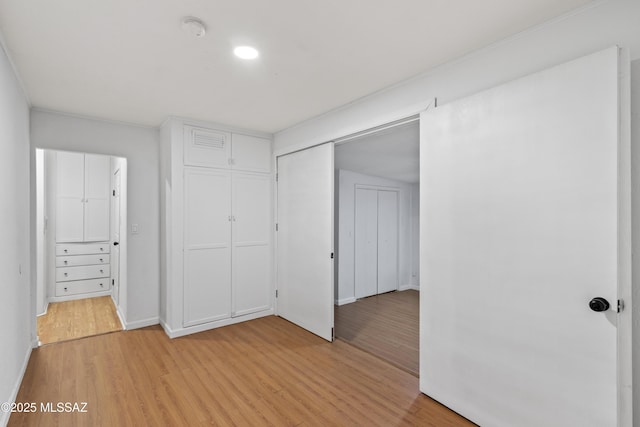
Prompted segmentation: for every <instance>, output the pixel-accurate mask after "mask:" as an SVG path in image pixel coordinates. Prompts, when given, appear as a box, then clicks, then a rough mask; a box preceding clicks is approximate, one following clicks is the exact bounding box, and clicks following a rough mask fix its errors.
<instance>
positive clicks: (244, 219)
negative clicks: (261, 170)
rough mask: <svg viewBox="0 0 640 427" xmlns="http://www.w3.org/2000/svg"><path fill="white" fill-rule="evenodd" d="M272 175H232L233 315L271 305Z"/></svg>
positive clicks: (247, 312) (264, 308)
mask: <svg viewBox="0 0 640 427" xmlns="http://www.w3.org/2000/svg"><path fill="white" fill-rule="evenodd" d="M271 184H272V182H271V175H264V174H252V173H238V172H233V175H232V197H231V199H232V201H233V202H232V204H233V209H232V211H233V214H232V224H233V227H232V233H231V234H232V241H233V243H232V245H233V253H232V256H231V258H232V264H233V269H232V280H233V286H232V293H233V295H232V301H233V309H232V313H231V315H232V316H242V315H245V314H249V313H254V312H256V311H261V310H266V309H268V308H269V307H270V306H271V301H272V300H273V294H272V290H273V288H272V286H271V283H272V275H271V271H272V262H273V258H272V256H271V233H272V230H273V229H272V226H273V225H272V224H273V223H272V222H271V215H270V213H271Z"/></svg>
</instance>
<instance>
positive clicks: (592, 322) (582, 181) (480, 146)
mask: <svg viewBox="0 0 640 427" xmlns="http://www.w3.org/2000/svg"><path fill="white" fill-rule="evenodd" d="M618 112H619V94H618V50H617V49H616V48H611V49H609V50H606V51H603V52H599V53H597V54H593V55H590V56H587V57H584V58H581V59H578V60H575V61H572V62H569V63H566V64H563V65H560V66H557V67H554V68H551V69H549V70H546V71H543V72H539V73H536V74H533V75H531V76H528V77H525V78H522V79H519V80H516V81H513V82H511V83H507V84H504V85H502V86H499V87H496V88H493V89H490V90H488V91H485V92H482V93H479V94H477V95H474V96H471V97H469V98H465V99H462V100H459V101H456V102H452V103H451V104H447V105H443V106H440V107H438V108H436V109H433V110H430V111H427V112H425V113H423V114H422V116H421V119H420V121H421V165H420V173H421V206H420V215H421V225H420V228H421V239H420V243H421V264H420V269H421V272H420V275H421V277H422V278H424V279H423V281H422V283H421V288H422V289H421V291H422V292H421V295H420V296H421V307H420V317H421V345H420V362H421V363H420V389H421V390H422V391H423V392H424V393H426V394H428V395H429V396H431V397H433V398H434V399H436V400H438V401H440V402H442V403H443V404H445V405H446V406H448V407H450V408H452V409H453V410H455V411H456V412H459V413H460V414H462V415H463V416H465V417H468V418H469V419H471V420H472V421H474V422H476V423H478V424H480V425H482V426H486V427H489V426H519V427H524V426H563V427H566V426H616V425H617V408H616V403H617V383H616V367H617V361H616V351H617V350H616V349H617V346H616V338H617V331H616V322H617V321H618V319H619V316H618V315H617V313H616V307H617V300H618V296H617V295H618V292H617V287H618V283H619V280H620V281H621V282H620V283H623V282H624V281H625V280H627V278H628V277H629V274H628V273H629V272H628V270H627V267H628V260H629V257H630V253H629V250H628V247H627V246H625V245H624V244H621V243H620V242H622V241H623V240H620V241H619V235H618V230H619V229H621V230H625V229H628V228H627V224H626V222H627V220H628V218H629V212H628V204H627V203H628V200H629V189H628V188H624V186H619V182H622V183H624V182H625V181H626V178H625V177H624V174H625V170H626V168H625V167H622V168H620V166H619V165H620V164H623V163H624V162H625V161H627V160H625V159H628V146H626V145H625V143H622V144H619V133H618ZM619 162H620V163H619ZM627 172H628V171H627ZM619 177H621V178H619ZM619 179H620V181H619ZM625 206H626V208H625ZM596 297H600V298H603V299H606V300H607V301H608V303H609V304H610V306H609V308H608V309H607V310H605V311H602V312H596V311H594V310H593V309H592V308H590V301H591V300H592V299H593V298H596ZM593 304H594V307H593V308H595V309H598V307H597V306H596V305H597V303H596V302H594V303H593ZM601 308H604V306H602V307H601Z"/></svg>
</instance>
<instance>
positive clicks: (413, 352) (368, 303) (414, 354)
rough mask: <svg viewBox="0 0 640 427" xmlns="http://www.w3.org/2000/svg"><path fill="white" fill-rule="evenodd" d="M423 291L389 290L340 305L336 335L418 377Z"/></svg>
mask: <svg viewBox="0 0 640 427" xmlns="http://www.w3.org/2000/svg"><path fill="white" fill-rule="evenodd" d="M419 306H420V293H419V292H417V291H414V290H407V291H402V292H389V293H386V294H380V295H374V296H371V297H368V298H363V299H360V300H358V301H356V302H354V303H351V304H346V305H341V306H336V308H335V331H336V337H337V338H339V339H342V340H345V341H347V342H349V343H350V344H352V345H354V346H356V347H358V348H360V349H362V350H365V351H367V352H369V353H371V354H374V355H376V356H378V357H381V358H383V359H385V360H387V361H388V362H390V363H392V364H393V365H395V366H397V367H399V368H401V369H404V370H406V371H407V372H410V373H412V374H413V375H415V376H418V373H419V356H420V353H419V346H420V342H419V330H420V329H419V318H420V317H419V316H420V314H419V308H420V307H419Z"/></svg>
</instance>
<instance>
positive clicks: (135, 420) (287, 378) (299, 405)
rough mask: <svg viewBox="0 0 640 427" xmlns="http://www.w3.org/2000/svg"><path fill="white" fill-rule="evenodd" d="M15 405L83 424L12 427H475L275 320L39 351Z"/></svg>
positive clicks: (33, 417)
mask: <svg viewBox="0 0 640 427" xmlns="http://www.w3.org/2000/svg"><path fill="white" fill-rule="evenodd" d="M17 402H36V403H37V404H38V405H40V403H41V402H72V403H73V402H87V406H86V410H87V412H86V413H43V412H37V413H29V414H26V413H14V414H12V415H11V418H10V420H9V425H10V426H34V425H43V426H44V425H46V426H74V425H77V426H203V425H220V426H229V425H236V426H265V425H272V426H404V425H406V426H433V427H436V426H437V427H452V426H469V425H473V424H471V423H470V422H469V421H467V420H465V419H464V418H462V417H460V416H459V415H457V414H455V413H453V412H452V411H450V410H449V409H447V408H445V407H444V406H442V405H440V404H439V403H437V402H435V401H433V400H432V399H430V398H428V397H427V396H425V395H423V394H421V393H420V392H419V390H418V379H417V378H416V377H414V376H413V375H411V374H409V373H407V372H405V371H403V370H400V369H398V368H396V367H394V366H392V365H390V364H389V363H386V362H385V361H383V360H381V359H379V358H377V357H374V356H371V355H370V354H368V353H366V352H364V351H361V350H359V349H357V348H355V347H353V346H351V345H349V344H347V343H345V342H343V341H340V340H337V341H335V342H334V343H329V342H327V341H325V340H323V339H321V338H319V337H317V336H315V335H313V334H311V333H309V332H307V331H305V330H303V329H301V328H299V327H297V326H295V325H293V324H292V323H289V322H287V321H286V320H283V319H282V318H279V317H275V316H270V317H264V318H261V319H257V320H252V321H249V322H244V323H240V324H236V325H231V326H226V327H223V328H218V329H214V330H210V331H206V332H202V333H198V334H194V335H190V336H186V337H182V338H176V339H173V340H171V339H169V338H168V337H167V336H166V335H165V333H164V331H163V330H162V329H161V328H160V327H159V326H152V327H148V328H144V329H138V330H131V331H123V332H116V333H112V334H105V335H99V336H95V337H91V338H86V339H82V340H74V341H67V342H63V343H59V344H56V345H51V346H44V347H40V348H38V349H36V350H34V351H33V354H32V355H31V359H30V361H29V365H28V367H27V371H26V374H25V377H24V381H23V383H22V386H21V388H20V391H19V394H18V397H17Z"/></svg>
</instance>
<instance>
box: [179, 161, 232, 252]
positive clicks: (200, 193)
mask: <svg viewBox="0 0 640 427" xmlns="http://www.w3.org/2000/svg"><path fill="white" fill-rule="evenodd" d="M230 200H231V174H230V172H227V171H218V170H212V169H203V168H202V169H201V168H185V227H184V228H185V237H184V238H185V242H186V246H187V247H188V248H190V249H191V248H201V247H208V248H211V247H227V248H228V247H230V243H231V201H230Z"/></svg>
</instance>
